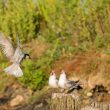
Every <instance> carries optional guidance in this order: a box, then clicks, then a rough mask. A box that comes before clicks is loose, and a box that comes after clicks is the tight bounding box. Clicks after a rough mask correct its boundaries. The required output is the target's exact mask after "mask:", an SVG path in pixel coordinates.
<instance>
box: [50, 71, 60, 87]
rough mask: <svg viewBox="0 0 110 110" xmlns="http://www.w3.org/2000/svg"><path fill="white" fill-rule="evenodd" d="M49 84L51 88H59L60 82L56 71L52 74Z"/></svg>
mask: <svg viewBox="0 0 110 110" xmlns="http://www.w3.org/2000/svg"><path fill="white" fill-rule="evenodd" d="M48 83H49V86H50V87H51V88H58V80H57V78H56V74H55V72H54V71H52V72H51V74H50V77H49V82H48Z"/></svg>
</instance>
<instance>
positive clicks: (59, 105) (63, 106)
mask: <svg viewBox="0 0 110 110" xmlns="http://www.w3.org/2000/svg"><path fill="white" fill-rule="evenodd" d="M80 109H81V101H80V100H78V97H76V96H75V95H74V94H65V93H54V94H52V99H51V104H50V110H80Z"/></svg>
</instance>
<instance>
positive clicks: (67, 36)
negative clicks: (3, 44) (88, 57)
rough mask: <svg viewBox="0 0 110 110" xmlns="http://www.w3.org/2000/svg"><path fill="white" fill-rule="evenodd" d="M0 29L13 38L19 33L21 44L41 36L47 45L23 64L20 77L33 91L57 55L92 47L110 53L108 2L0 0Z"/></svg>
mask: <svg viewBox="0 0 110 110" xmlns="http://www.w3.org/2000/svg"><path fill="white" fill-rule="evenodd" d="M0 31H2V32H4V33H5V35H7V36H11V37H12V40H13V41H16V35H17V34H18V35H19V37H20V40H21V42H22V43H23V44H27V43H29V42H30V41H31V40H32V39H35V40H36V39H37V40H39V39H40V41H42V42H43V43H46V44H47V45H48V48H47V49H46V50H45V52H44V53H43V54H42V55H41V56H39V57H38V58H36V59H35V60H34V62H32V61H25V62H24V63H23V70H24V76H23V77H22V78H20V79H19V81H21V82H22V83H23V84H24V85H26V86H28V87H30V88H32V89H33V90H37V89H41V88H42V87H43V86H44V85H45V84H46V82H47V79H48V73H49V72H50V70H51V69H52V66H53V64H54V62H55V61H56V60H58V59H59V58H60V57H63V56H65V57H71V56H72V55H74V54H79V53H83V52H88V51H91V50H92V51H99V52H100V51H101V52H105V53H107V54H109V53H110V52H109V48H110V1H109V0H69V1H68V0H26V1H25V0H19V1H15V0H0ZM36 47H37V46H36ZM29 51H31V49H29ZM36 51H37V50H36ZM1 56H2V55H1ZM3 58H4V57H1V59H0V60H1V61H3ZM1 65H3V66H2V67H6V65H7V63H5V65H4V62H3V63H2V64H1Z"/></svg>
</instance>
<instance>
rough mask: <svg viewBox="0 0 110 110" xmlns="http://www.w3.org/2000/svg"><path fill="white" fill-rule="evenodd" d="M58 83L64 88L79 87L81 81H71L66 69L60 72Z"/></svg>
mask: <svg viewBox="0 0 110 110" xmlns="http://www.w3.org/2000/svg"><path fill="white" fill-rule="evenodd" d="M58 85H59V87H60V88H62V89H67V90H69V89H77V87H78V86H79V85H80V84H79V81H70V80H68V79H67V77H66V74H65V71H62V72H61V74H60V78H59V82H58Z"/></svg>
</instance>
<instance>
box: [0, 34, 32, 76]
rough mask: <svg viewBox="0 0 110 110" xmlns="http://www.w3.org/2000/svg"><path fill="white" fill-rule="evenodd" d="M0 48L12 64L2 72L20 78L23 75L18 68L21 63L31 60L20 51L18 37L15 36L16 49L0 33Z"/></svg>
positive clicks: (9, 40)
mask: <svg viewBox="0 0 110 110" xmlns="http://www.w3.org/2000/svg"><path fill="white" fill-rule="evenodd" d="M0 47H1V49H2V51H3V53H4V55H5V56H6V57H7V58H8V60H9V61H10V62H11V63H12V64H11V65H10V66H8V67H7V68H5V69H4V71H5V72H6V73H8V74H11V75H13V76H15V77H21V76H22V75H23V71H22V69H21V67H20V66H21V63H22V61H23V60H24V59H31V58H30V55H29V54H27V53H24V52H23V51H22V50H21V45H20V41H19V38H18V36H17V47H16V48H14V47H13V45H12V41H11V39H10V38H9V37H5V35H4V34H3V33H2V32H0Z"/></svg>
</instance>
